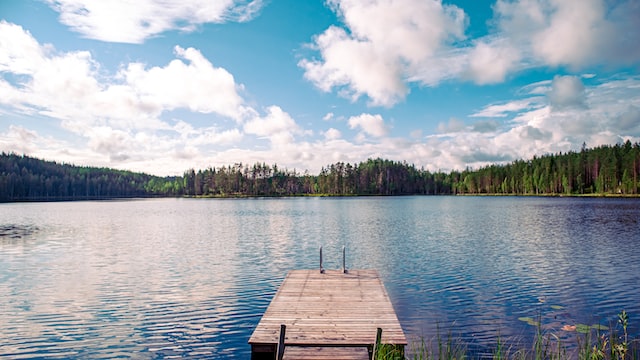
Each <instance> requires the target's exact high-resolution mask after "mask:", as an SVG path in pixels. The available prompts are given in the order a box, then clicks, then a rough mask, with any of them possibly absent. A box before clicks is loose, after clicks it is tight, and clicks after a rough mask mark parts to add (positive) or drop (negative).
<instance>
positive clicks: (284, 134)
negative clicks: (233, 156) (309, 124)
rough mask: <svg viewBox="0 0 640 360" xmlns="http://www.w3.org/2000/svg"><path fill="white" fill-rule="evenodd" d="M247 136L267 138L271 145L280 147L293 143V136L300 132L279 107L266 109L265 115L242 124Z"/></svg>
mask: <svg viewBox="0 0 640 360" xmlns="http://www.w3.org/2000/svg"><path fill="white" fill-rule="evenodd" d="M244 131H245V132H246V133H247V134H254V135H257V136H262V137H267V138H269V139H270V140H271V142H272V143H274V144H278V145H282V144H285V143H289V142H292V141H293V134H295V133H298V132H300V131H301V130H300V127H299V126H298V124H296V122H295V120H293V118H292V117H291V116H290V115H289V114H288V113H286V112H284V111H283V110H282V109H281V108H280V107H279V106H275V105H274V106H270V107H269V108H267V115H266V116H264V117H255V118H253V119H251V120H249V121H247V122H246V123H245V124H244Z"/></svg>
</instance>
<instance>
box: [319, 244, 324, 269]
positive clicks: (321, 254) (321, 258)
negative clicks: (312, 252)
mask: <svg viewBox="0 0 640 360" xmlns="http://www.w3.org/2000/svg"><path fill="white" fill-rule="evenodd" d="M320 274H324V268H323V267H322V246H320Z"/></svg>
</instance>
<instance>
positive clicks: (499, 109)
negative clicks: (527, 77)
mask: <svg viewBox="0 0 640 360" xmlns="http://www.w3.org/2000/svg"><path fill="white" fill-rule="evenodd" d="M537 107H540V104H539V103H538V99H536V98H530V99H524V100H513V101H510V102H507V103H504V104H492V105H488V106H486V107H485V108H483V109H482V110H480V111H478V112H476V113H474V114H471V115H469V116H471V117H489V118H492V117H507V116H509V115H512V114H513V113H517V112H520V111H523V110H530V109H533V108H537Z"/></svg>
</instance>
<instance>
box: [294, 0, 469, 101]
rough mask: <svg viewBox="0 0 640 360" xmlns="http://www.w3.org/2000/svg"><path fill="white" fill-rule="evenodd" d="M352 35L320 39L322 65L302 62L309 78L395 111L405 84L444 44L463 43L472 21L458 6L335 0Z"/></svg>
mask: <svg viewBox="0 0 640 360" xmlns="http://www.w3.org/2000/svg"><path fill="white" fill-rule="evenodd" d="M329 5H330V6H331V7H332V8H333V9H334V10H335V11H336V13H337V14H338V15H339V16H340V17H341V18H342V20H343V21H344V23H345V25H346V27H347V28H348V30H349V31H348V32H347V31H346V30H345V29H343V28H339V27H336V26H331V27H329V28H328V29H327V30H326V31H325V32H324V33H322V34H321V35H319V36H317V37H316V38H315V47H316V48H317V49H318V50H319V51H320V54H321V57H322V59H321V60H306V59H305V60H302V61H301V62H300V63H299V65H300V66H301V67H302V68H304V69H305V77H306V78H307V79H308V80H310V81H311V82H312V83H314V84H315V85H316V86H317V87H319V88H320V89H322V90H323V91H331V89H333V88H337V89H338V90H339V91H340V92H342V93H343V94H345V95H346V96H348V97H351V98H352V100H356V99H358V98H359V97H360V96H362V95H367V96H368V97H369V99H370V100H371V104H372V105H382V106H391V105H393V104H395V103H396V102H398V101H399V100H400V99H402V98H403V97H404V96H405V95H406V94H407V93H408V89H407V86H406V84H405V79H406V78H409V77H412V76H413V75H414V74H415V73H416V72H418V71H420V69H421V68H423V67H424V65H423V64H424V63H426V62H428V61H429V60H430V59H431V57H432V56H433V55H434V54H435V53H436V52H437V51H439V50H440V49H441V48H442V47H443V46H444V45H445V44H448V43H451V42H453V41H455V40H459V39H462V38H464V34H463V32H464V27H465V25H466V21H467V18H466V16H465V14H464V12H463V11H462V10H461V9H460V8H458V7H456V6H453V5H443V4H442V3H441V2H440V1H421V0H410V1H407V0H402V1H400V0H390V1H382V0H374V1H368V0H367V1H363V0H342V1H341V0H330V1H329Z"/></svg>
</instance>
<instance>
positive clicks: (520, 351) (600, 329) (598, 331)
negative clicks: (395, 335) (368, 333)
mask: <svg viewBox="0 0 640 360" xmlns="http://www.w3.org/2000/svg"><path fill="white" fill-rule="evenodd" d="M519 320H521V321H524V322H526V323H528V324H531V325H533V326H535V328H536V332H535V335H534V341H533V345H532V347H531V348H529V349H527V347H520V346H519V345H518V344H511V345H510V344H509V343H508V342H507V341H505V340H504V339H503V338H502V337H501V336H500V335H499V334H498V336H497V337H496V344H495V347H494V348H493V349H492V353H491V358H492V359H493V360H574V359H576V358H577V359H578V360H640V339H634V340H629V334H628V326H629V315H628V314H627V313H626V311H624V310H622V311H621V312H620V314H618V317H617V322H616V323H615V324H611V325H610V326H609V327H605V326H602V325H600V324H594V325H586V324H575V325H564V326H563V327H562V328H560V329H558V330H560V331H570V332H575V333H576V342H577V345H578V346H577V349H575V348H573V347H568V346H567V345H566V344H564V343H563V342H562V340H561V338H560V336H558V335H557V334H556V332H555V331H556V330H553V329H546V330H545V329H543V327H542V317H541V314H538V318H537V319H533V318H528V317H527V318H524V317H523V318H520V319H519ZM620 330H622V332H621V333H620ZM467 349H468V344H465V343H464V342H463V341H462V340H461V339H458V338H454V337H453V336H452V332H451V330H449V333H448V336H446V337H442V336H441V333H440V327H439V326H438V327H437V335H436V338H435V344H434V342H433V341H427V340H425V338H424V337H421V338H420V339H418V340H417V341H414V342H412V343H410V344H409V351H408V354H409V356H408V357H406V356H404V357H403V355H401V352H400V351H399V350H398V349H397V348H394V347H392V346H390V347H385V346H381V348H380V349H379V352H376V356H375V357H374V359H385V360H386V359H393V360H396V359H403V358H404V359H413V360H462V359H476V358H478V359H480V358H485V357H486V355H485V356H482V355H481V354H473V353H469V352H468V351H467ZM570 349H573V350H571V351H570Z"/></svg>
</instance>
